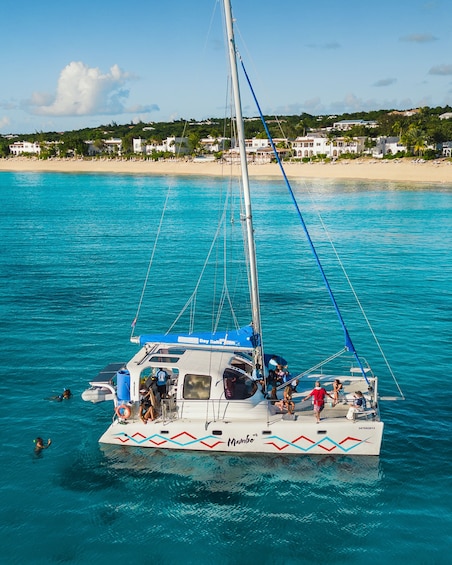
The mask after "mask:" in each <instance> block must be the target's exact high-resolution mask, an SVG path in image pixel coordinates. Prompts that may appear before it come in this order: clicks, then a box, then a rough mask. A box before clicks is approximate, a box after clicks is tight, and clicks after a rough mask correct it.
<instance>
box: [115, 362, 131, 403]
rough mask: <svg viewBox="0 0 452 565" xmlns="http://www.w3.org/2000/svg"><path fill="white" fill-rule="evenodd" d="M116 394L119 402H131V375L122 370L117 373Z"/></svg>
mask: <svg viewBox="0 0 452 565" xmlns="http://www.w3.org/2000/svg"><path fill="white" fill-rule="evenodd" d="M116 394H117V395H118V400H119V402H129V400H130V373H129V371H126V370H125V369H121V371H118V372H117V373H116Z"/></svg>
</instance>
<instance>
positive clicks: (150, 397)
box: [140, 387, 158, 424]
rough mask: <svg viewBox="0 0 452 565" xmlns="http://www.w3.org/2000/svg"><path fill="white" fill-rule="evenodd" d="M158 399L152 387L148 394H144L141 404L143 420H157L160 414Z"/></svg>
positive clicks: (145, 421)
mask: <svg viewBox="0 0 452 565" xmlns="http://www.w3.org/2000/svg"><path fill="white" fill-rule="evenodd" d="M156 405H157V400H156V398H155V396H154V391H153V390H152V388H151V387H150V388H149V389H148V391H147V392H146V394H145V395H144V396H143V399H142V400H141V405H140V418H141V420H142V422H144V423H145V424H147V421H148V420H151V421H152V420H155V419H156V418H157V416H158V413H157V409H156Z"/></svg>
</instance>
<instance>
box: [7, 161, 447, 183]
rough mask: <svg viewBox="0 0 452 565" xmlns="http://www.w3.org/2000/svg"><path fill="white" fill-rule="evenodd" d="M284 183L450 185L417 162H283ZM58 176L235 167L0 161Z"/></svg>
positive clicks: (255, 167)
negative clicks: (362, 181) (381, 182)
mask: <svg viewBox="0 0 452 565" xmlns="http://www.w3.org/2000/svg"><path fill="white" fill-rule="evenodd" d="M248 170H249V175H250V176H251V177H264V178H281V172H280V168H279V166H278V165H277V164H275V163H271V164H270V163H269V164H254V163H252V164H249V165H248ZM284 170H285V173H286V175H287V177H288V178H290V179H296V180H303V179H338V180H343V179H349V180H382V181H393V182H410V183H411V182H413V183H440V184H452V162H451V161H446V160H436V161H419V160H416V159H406V160H397V159H394V160H393V161H390V160H384V161H380V160H376V159H371V160H367V159H356V160H353V161H345V160H344V161H337V162H335V163H284ZM7 171H8V172H60V173H109V174H140V175H164V176H165V175H177V176H179V175H195V176H196V175H197V176H226V175H230V174H231V172H232V174H234V175H239V174H240V170H239V166H238V165H229V164H225V163H217V162H206V163H199V162H192V161H185V160H182V159H180V160H177V159H174V160H165V161H141V160H137V161H131V160H121V159H105V160H97V159H96V160H83V159H48V160H40V159H33V158H27V157H13V158H6V159H0V172H7Z"/></svg>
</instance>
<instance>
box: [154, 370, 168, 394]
mask: <svg viewBox="0 0 452 565" xmlns="http://www.w3.org/2000/svg"><path fill="white" fill-rule="evenodd" d="M156 377H157V389H158V391H159V394H160V398H165V397H166V384H167V382H168V373H167V372H166V371H165V369H161V368H160V369H159V370H158V371H157V375H156Z"/></svg>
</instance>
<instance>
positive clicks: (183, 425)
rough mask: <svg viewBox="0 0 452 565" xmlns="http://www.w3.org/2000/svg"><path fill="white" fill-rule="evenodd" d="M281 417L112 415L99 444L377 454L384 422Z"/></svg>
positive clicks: (256, 451)
mask: <svg viewBox="0 0 452 565" xmlns="http://www.w3.org/2000/svg"><path fill="white" fill-rule="evenodd" d="M311 418H312V421H311V422H309V421H303V422H300V423H299V422H294V421H293V420H284V419H280V420H279V421H275V422H273V423H270V424H269V425H268V426H266V425H263V424H262V423H261V422H255V421H251V422H250V421H246V420H244V421H234V422H230V423H226V422H221V423H219V422H211V423H209V424H205V423H202V422H199V421H198V422H195V421H183V422H181V421H177V420H176V421H172V422H166V423H164V422H159V421H155V422H148V423H147V424H143V423H142V422H141V421H130V422H127V423H123V422H121V421H120V420H116V421H115V422H114V423H113V424H112V425H111V426H110V427H109V428H108V429H107V431H106V432H105V433H104V434H103V436H102V437H101V438H100V442H101V443H108V444H113V445H124V446H128V447H142V448H151V449H152V448H153V449H175V450H190V451H207V452H211V453H213V452H226V453H250V454H251V453H274V454H278V453H284V454H296V455H303V454H306V455H313V454H315V455H325V454H334V455H345V454H350V455H379V454H380V448H381V442H382V436H383V422H377V421H375V422H374V421H367V420H362V421H360V420H357V421H355V422H350V421H348V420H347V419H346V418H345V417H344V419H343V421H340V422H339V421H335V420H331V421H330V422H329V421H328V420H325V421H322V422H320V424H316V423H315V421H314V418H313V417H312V416H311Z"/></svg>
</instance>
